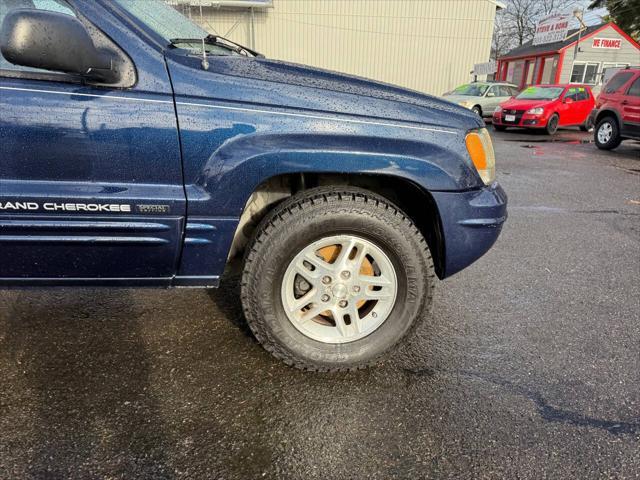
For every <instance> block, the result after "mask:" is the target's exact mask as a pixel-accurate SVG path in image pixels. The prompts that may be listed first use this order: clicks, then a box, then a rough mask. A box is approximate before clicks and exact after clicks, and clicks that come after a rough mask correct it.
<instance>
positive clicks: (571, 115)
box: [493, 84, 595, 135]
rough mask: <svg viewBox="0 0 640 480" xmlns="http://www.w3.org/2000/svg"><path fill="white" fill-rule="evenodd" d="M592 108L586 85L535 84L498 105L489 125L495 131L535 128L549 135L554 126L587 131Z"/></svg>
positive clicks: (591, 96)
mask: <svg viewBox="0 0 640 480" xmlns="http://www.w3.org/2000/svg"><path fill="white" fill-rule="evenodd" d="M594 106H595V100H594V98H593V93H592V92H591V89H590V88H589V87H588V86H586V85H574V84H572V85H536V86H533V87H528V88H525V89H524V90H523V91H522V92H520V94H519V95H518V96H517V97H515V98H512V99H510V100H507V101H506V102H503V103H501V104H500V106H499V107H498V108H496V110H495V111H494V112H493V126H494V128H495V129H496V130H498V131H502V130H505V129H506V128H507V127H521V128H539V129H545V130H546V131H547V133H548V134H550V135H553V134H554V133H556V130H558V127H569V126H577V127H580V129H581V130H584V131H588V130H589V129H590V128H591V126H592V124H591V123H590V122H591V119H590V117H589V115H590V114H591V111H592V110H593V107H594Z"/></svg>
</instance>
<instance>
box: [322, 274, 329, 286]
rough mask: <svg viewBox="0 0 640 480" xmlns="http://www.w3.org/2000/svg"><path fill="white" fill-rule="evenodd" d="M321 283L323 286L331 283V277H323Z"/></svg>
mask: <svg viewBox="0 0 640 480" xmlns="http://www.w3.org/2000/svg"><path fill="white" fill-rule="evenodd" d="M322 283H324V284H325V285H326V284H328V283H331V277H330V276H329V275H325V276H324V277H322Z"/></svg>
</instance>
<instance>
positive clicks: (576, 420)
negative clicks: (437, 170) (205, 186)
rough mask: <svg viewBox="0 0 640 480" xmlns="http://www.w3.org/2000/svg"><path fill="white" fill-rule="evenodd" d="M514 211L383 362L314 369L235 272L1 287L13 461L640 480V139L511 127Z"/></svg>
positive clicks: (2, 473)
mask: <svg viewBox="0 0 640 480" xmlns="http://www.w3.org/2000/svg"><path fill="white" fill-rule="evenodd" d="M494 137H495V142H496V145H495V146H496V152H497V157H498V162H499V164H498V172H499V173H498V175H499V181H500V182H501V183H502V184H503V185H504V187H505V189H506V190H507V192H508V194H509V200H510V207H509V215H510V217H509V220H508V223H507V224H506V227H505V228H504V230H503V233H502V236H501V237H500V239H499V241H498V242H497V244H496V245H495V247H494V248H493V249H492V250H491V251H490V252H489V253H488V254H487V255H486V256H485V257H483V258H482V259H481V260H480V261H478V262H477V263H476V264H474V265H473V266H472V267H470V268H468V269H467V270H465V271H463V272H461V273H460V274H458V275H456V276H454V277H453V278H451V279H448V280H446V281H444V282H439V284H438V289H437V292H436V296H435V304H434V308H433V313H432V314H431V315H430V316H429V317H428V318H426V319H425V321H424V323H423V324H422V326H421V327H420V329H419V331H418V332H417V335H416V336H415V337H414V338H413V339H412V340H411V341H410V342H409V343H408V344H407V345H406V346H405V347H404V348H403V349H402V350H401V351H400V352H399V353H398V354H397V355H396V356H395V357H394V358H393V359H391V360H389V361H387V362H385V363H384V364H382V365H380V366H379V367H377V368H373V369H369V370H366V371H361V372H356V373H348V374H309V373H302V372H299V371H297V370H294V369H291V368H288V367H286V366H284V365H282V364H280V363H279V362H278V361H276V360H274V359H273V358H271V357H270V356H269V355H268V354H267V353H266V352H264V351H263V350H262V349H261V348H260V347H259V345H258V344H257V343H256V342H255V341H254V340H253V338H252V337H251V336H250V335H249V334H248V333H247V330H246V327H245V326H244V324H243V319H242V312H241V309H240V306H239V301H238V297H237V291H236V286H235V284H234V282H233V281H227V282H225V283H224V284H223V288H221V289H220V290H218V291H213V292H207V291H200V290H173V291H168V290H153V289H140V290H135V289H70V288H69V289H52V290H44V289H34V290H0V382H1V383H0V384H1V387H0V479H14V478H15V479H22V478H38V479H62V478H82V479H84V478H100V479H116V478H122V479H134V478H167V479H173V478H199V479H200V478H202V479H218V478H220V479H254V478H282V479H360V478H379V479H395V478H398V479H405V478H406V479H409V478H411V479H413V478H416V479H417V478H456V479H467V478H469V479H471V478H473V479H478V478H505V479H543V478H549V479H565V478H566V479H595V478H598V479H599V478H618V479H622V478H638V477H639V476H640V144H638V143H633V142H627V143H625V144H623V146H622V147H620V148H619V149H618V150H617V151H615V152H611V153H603V152H600V151H598V150H597V149H596V148H595V147H594V146H593V145H592V144H589V143H582V142H584V141H588V139H589V135H585V134H580V133H579V132H577V131H575V132H569V131H566V132H562V133H561V134H560V135H559V136H557V137H556V140H557V141H554V142H549V137H546V136H544V135H527V134H523V133H518V132H506V133H501V134H496V135H494Z"/></svg>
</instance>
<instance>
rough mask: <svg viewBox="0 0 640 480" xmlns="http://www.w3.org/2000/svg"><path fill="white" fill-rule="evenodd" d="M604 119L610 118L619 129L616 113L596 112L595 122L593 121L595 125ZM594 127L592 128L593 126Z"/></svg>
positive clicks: (609, 111)
mask: <svg viewBox="0 0 640 480" xmlns="http://www.w3.org/2000/svg"><path fill="white" fill-rule="evenodd" d="M605 117H611V118H613V119H614V120H615V122H616V125H617V126H618V127H620V122H619V121H618V115H617V114H616V112H614V111H613V110H603V111H601V112H598V115H597V116H596V121H595V125H597V124H598V122H599V121H600V120H602V119H603V118H605ZM595 125H594V126H595Z"/></svg>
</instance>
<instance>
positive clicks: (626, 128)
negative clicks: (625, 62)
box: [591, 68, 640, 150]
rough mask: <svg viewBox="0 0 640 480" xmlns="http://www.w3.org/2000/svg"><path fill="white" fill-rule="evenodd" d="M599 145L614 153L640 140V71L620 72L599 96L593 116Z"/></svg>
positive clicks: (633, 69) (628, 70) (597, 144)
mask: <svg viewBox="0 0 640 480" xmlns="http://www.w3.org/2000/svg"><path fill="white" fill-rule="evenodd" d="M591 120H592V122H593V124H594V125H595V126H596V127H595V130H594V132H593V135H594V137H595V138H594V139H595V142H596V146H597V147H598V148H600V149H602V150H611V149H614V148H616V147H617V146H618V145H620V142H621V141H622V140H624V139H627V138H634V139H636V140H640V69H638V68H626V69H624V70H620V71H619V72H618V73H616V74H615V75H614V76H613V77H611V80H609V81H608V82H607V84H606V85H605V86H604V88H603V89H602V92H600V95H598V99H597V101H596V108H595V109H594V110H593V112H592V113H591Z"/></svg>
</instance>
